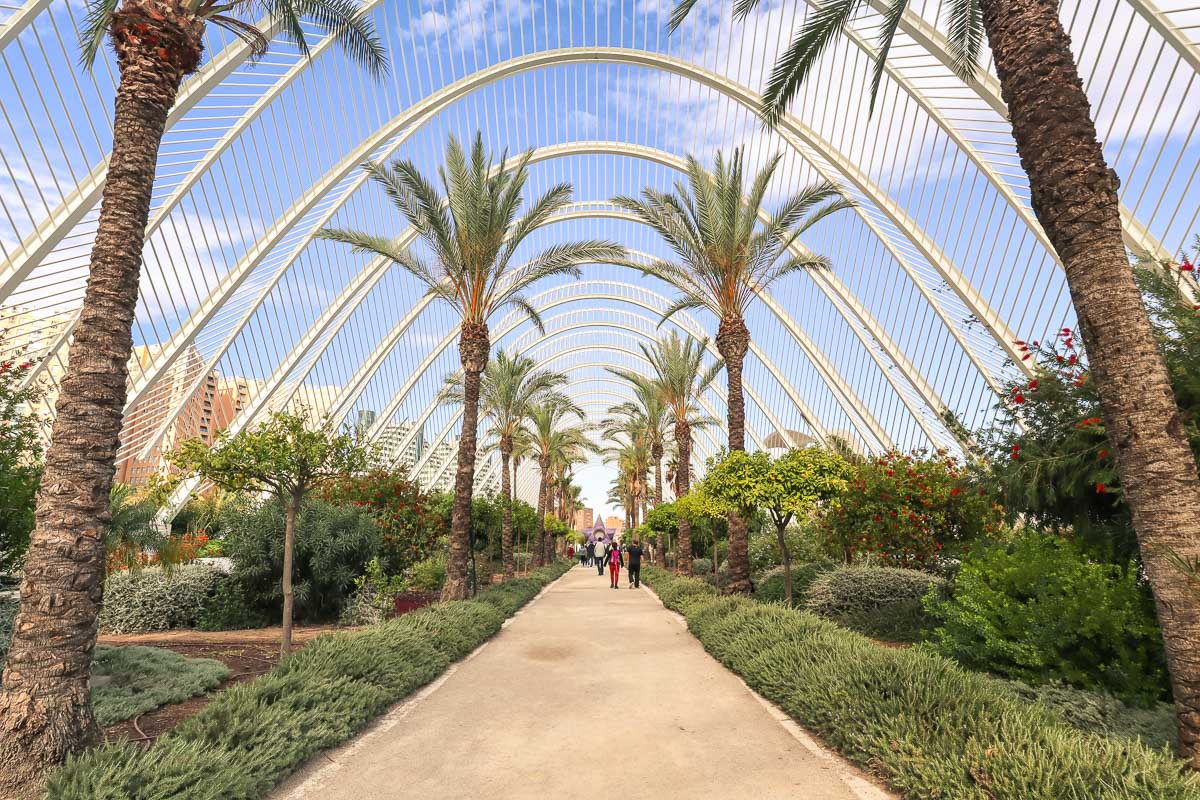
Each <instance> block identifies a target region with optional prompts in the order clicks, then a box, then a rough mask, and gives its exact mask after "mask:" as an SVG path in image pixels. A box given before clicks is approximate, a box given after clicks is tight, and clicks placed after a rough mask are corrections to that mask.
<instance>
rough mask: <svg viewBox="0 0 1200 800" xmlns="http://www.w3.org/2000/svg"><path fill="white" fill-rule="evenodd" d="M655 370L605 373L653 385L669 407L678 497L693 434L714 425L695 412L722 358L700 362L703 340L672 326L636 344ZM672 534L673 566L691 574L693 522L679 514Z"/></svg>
mask: <svg viewBox="0 0 1200 800" xmlns="http://www.w3.org/2000/svg"><path fill="white" fill-rule="evenodd" d="M638 346H639V347H640V348H641V351H642V354H643V355H644V356H645V357H646V360H647V361H649V362H650V366H651V369H652V371H653V373H654V375H653V377H652V378H647V377H646V376H644V375H642V374H640V373H637V372H633V371H631V370H627V369H618V368H614V367H609V368H608V371H609V372H611V373H612V374H614V375H616V376H617V377H619V378H621V379H623V380H626V381H628V382H629V383H631V384H634V385H636V384H638V383H639V382H645V383H647V384H648V385H649V386H651V387H653V389H654V390H655V391H657V393H658V394H660V395H661V396H662V398H663V401H664V402H665V403H666V405H667V408H669V409H670V413H671V417H672V418H673V420H674V430H673V434H674V439H675V450H676V454H677V455H676V464H677V465H678V466H677V467H676V469H675V476H674V481H675V496H676V497H677V498H678V497H683V496H684V495H686V494H687V493H688V489H689V488H690V486H691V467H690V465H691V461H692V432H693V431H695V430H699V429H702V428H705V427H708V426H710V425H712V424H713V422H714V421H713V419H712V418H711V417H708V416H705V415H702V414H701V413H700V410H699V404H700V398H701V397H702V396H703V395H704V393H705V392H706V391H708V389H709V387H711V386H712V383H713V381H714V380H716V377H717V374H718V373H719V372H720V371H721V369H722V367H724V366H725V365H724V363H723V362H721V361H718V362H716V363H715V364H713V365H712V366H711V367H708V368H706V367H705V366H704V351H705V349H706V348H707V347H708V339H702V340H700V341H697V340H695V339H693V338H691V337H690V336H689V337H687V338H686V339H683V338H680V336H679V334H678V332H676V331H674V330H672V331H671V332H670V333H669V334H668V335H666V336H664V337H662V338H661V339H659V340H658V341H657V342H655V343H654V344H653V345H651V346H647V345H644V344H640V345H638ZM678 524H679V535H678V536H677V537H676V539H675V542H676V545H675V546H676V551H677V553H676V559H675V568H676V569H677V570H679V571H680V572H682V573H683V574H684V575H690V574H692V523H691V521H690V520H688V519H687V518H686V517H683V516H680V517H679V523H678Z"/></svg>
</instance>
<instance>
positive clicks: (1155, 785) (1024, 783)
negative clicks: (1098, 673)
mask: <svg viewBox="0 0 1200 800" xmlns="http://www.w3.org/2000/svg"><path fill="white" fill-rule="evenodd" d="M642 578H643V580H645V581H646V583H648V584H649V585H651V586H652V587H653V588H654V590H655V591H656V592H657V593H658V595H659V597H660V598H662V600H663V602H664V603H665V604H666V605H667V606H668V607H669V608H673V609H675V610H677V611H680V612H681V613H683V614H684V615H685V616H686V617H687V621H688V628H689V630H691V631H692V633H693V634H694V635H695V636H696V637H697V638H698V639H699V640H700V642H701V643H702V644H703V645H704V648H705V649H706V650H708V652H709V653H711V654H712V655H713V656H715V657H716V658H717V659H718V660H720V661H721V663H723V664H725V665H726V666H727V667H729V668H730V669H731V670H733V671H734V672H736V673H737V674H738V675H740V676H741V677H742V678H743V679H744V680H745V681H746V682H747V683H748V684H749V685H750V686H751V687H753V688H754V689H755V690H756V691H758V692H759V693H760V694H762V695H763V696H764V697H766V698H767V699H769V700H771V701H772V702H774V703H775V704H777V705H778V706H779V707H780V708H782V709H783V710H784V711H785V712H787V713H788V714H789V715H790V716H791V717H793V718H794V719H796V720H797V721H798V722H800V723H801V724H803V725H805V726H807V727H809V728H811V729H812V730H814V731H817V732H818V733H820V734H821V736H822V737H823V738H824V740H825V741H826V742H827V743H828V744H830V745H831V746H833V747H835V748H836V749H838V750H839V751H841V753H842V754H843V755H845V756H846V757H848V758H850V759H851V760H853V761H855V762H857V763H859V764H861V765H863V766H865V767H867V768H869V769H871V770H872V771H873V772H875V773H877V774H878V775H879V776H880V777H882V778H884V779H885V780H886V781H887V782H888V783H890V784H891V785H892V786H893V787H894V788H895V789H897V790H898V791H900V792H901V793H903V795H904V796H905V797H906V798H930V799H932V798H938V800H999V799H1000V798H1009V799H1011V800H1196V799H1197V798H1200V777H1197V776H1196V775H1195V774H1193V773H1191V772H1190V771H1188V770H1187V769H1185V766H1184V764H1183V763H1182V762H1179V761H1176V760H1175V759H1173V758H1172V757H1170V755H1169V754H1168V753H1166V752H1157V751H1154V750H1151V749H1150V748H1148V747H1145V746H1144V745H1142V744H1140V743H1138V742H1134V741H1129V740H1117V739H1110V738H1107V737H1104V736H1100V735H1096V734H1088V733H1083V732H1081V731H1078V730H1076V729H1074V728H1072V727H1071V726H1070V725H1068V724H1067V723H1066V722H1064V721H1063V720H1062V719H1061V718H1059V717H1058V716H1057V715H1055V714H1054V713H1053V712H1051V711H1049V710H1048V709H1045V708H1043V707H1041V706H1038V705H1033V704H1029V703H1028V702H1022V700H1021V698H1020V697H1018V696H1017V695H1016V694H1015V693H1014V692H1012V691H1010V690H1008V689H1006V688H1005V687H1004V686H1003V684H1001V683H1000V682H999V681H996V680H995V679H994V678H991V677H989V676H986V675H980V674H977V673H972V672H968V671H966V670H964V669H962V668H961V667H959V666H957V665H956V664H954V663H953V662H951V661H950V660H948V659H945V658H942V657H940V656H937V655H933V654H930V653H926V652H922V651H920V650H917V649H895V648H888V647H881V646H879V645H878V644H876V643H875V642H872V641H871V640H870V639H868V638H866V637H864V636H861V635H859V634H857V633H854V632H853V631H848V630H845V629H844V628H841V627H839V626H838V625H835V624H834V623H831V622H829V621H827V620H823V619H820V618H819V617H817V616H815V615H813V614H810V613H807V612H804V611H798V610H793V609H789V608H785V607H784V606H781V605H768V604H763V603H756V602H754V601H752V600H748V599H744V598H732V597H721V596H719V595H717V594H716V593H715V592H713V591H712V590H711V587H708V586H707V585H706V584H704V583H703V582H702V581H699V580H696V579H694V578H683V577H677V576H674V575H672V574H670V573H668V572H665V571H663V570H660V569H656V568H653V567H648V568H646V569H645V570H644V571H643V574H642Z"/></svg>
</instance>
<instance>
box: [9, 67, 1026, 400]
mask: <svg viewBox="0 0 1200 800" xmlns="http://www.w3.org/2000/svg"><path fill="white" fill-rule="evenodd" d="M230 57H231V58H232V56H230ZM593 61H601V62H604V63H613V64H631V65H636V66H643V67H649V68H652V69H659V70H662V71H665V72H668V73H673V74H678V75H680V76H683V77H685V78H687V79H690V80H694V81H696V82H697V83H699V84H701V85H704V86H707V87H709V88H712V89H714V90H716V91H718V92H720V93H721V94H722V95H723V96H725V97H726V98H728V99H729V100H732V101H733V102H736V103H739V104H740V105H742V106H743V107H745V108H748V109H754V108H756V107H757V95H756V93H755V92H753V91H752V90H750V89H748V88H746V87H744V86H740V85H738V84H736V83H735V82H733V81H731V80H728V79H726V78H724V77H722V76H720V75H718V74H717V73H714V72H711V71H709V70H706V69H702V68H700V67H697V66H694V65H691V64H689V63H687V62H685V61H682V60H680V59H676V58H672V57H669V56H665V55H661V54H657V53H651V52H649V51H639V50H632V49H627V48H611V47H593V48H570V49H564V50H554V51H545V52H541V53H536V54H532V55H529V56H523V57H520V58H516V59H511V60H509V61H506V62H502V63H500V64H497V65H494V66H492V67H489V68H487V69H485V70H481V71H479V72H477V73H474V74H473V75H471V76H468V77H467V78H463V79H462V80H460V81H458V82H456V83H454V84H452V85H450V86H447V87H445V88H444V89H442V90H441V91H439V92H436V93H434V94H432V95H429V96H428V97H426V98H425V99H424V100H422V101H421V102H420V103H417V104H415V105H413V106H411V107H410V108H408V109H406V110H405V111H404V112H402V113H401V114H399V115H397V116H396V117H394V118H393V119H392V120H390V121H389V122H388V123H387V124H386V125H383V126H381V127H380V128H378V129H377V130H376V131H375V133H374V134H373V135H372V136H370V137H368V138H367V139H366V140H364V141H363V142H361V143H360V144H359V145H358V146H357V147H356V148H354V149H353V150H352V151H351V152H350V153H348V154H347V155H346V156H345V157H344V158H343V159H342V161H341V162H339V164H338V165H336V166H335V167H334V168H332V169H331V170H330V171H329V172H327V173H326V175H325V176H324V177H323V178H322V179H321V180H320V181H318V182H317V184H316V185H315V186H314V187H312V188H310V190H309V191H308V192H306V193H305V194H304V195H302V196H301V197H300V198H298V199H297V200H296V201H295V202H294V203H293V205H292V207H291V208H289V209H288V210H287V211H286V212H284V214H283V215H282V216H281V217H280V218H278V219H277V220H276V221H275V223H274V224H273V225H272V226H271V228H270V229H269V230H268V231H267V233H266V234H264V236H262V237H260V239H259V240H258V242H256V243H255V245H254V247H253V248H251V250H249V251H247V253H246V254H245V256H244V257H243V258H242V259H241V260H240V261H239V262H238V264H237V265H235V267H234V268H233V269H232V270H231V271H230V272H229V273H228V274H227V275H226V276H225V277H224V278H223V279H222V281H221V283H220V284H219V285H218V287H217V288H216V289H214V291H213V292H212V293H210V295H209V297H208V298H207V299H206V300H205V301H204V302H203V303H201V304H200V306H199V307H198V308H197V310H196V311H195V312H194V313H193V314H192V315H191V316H190V317H189V319H188V320H187V321H186V322H185V323H184V324H183V325H182V326H181V327H180V328H179V329H178V330H177V331H176V333H175V334H174V335H173V336H172V338H171V341H170V342H169V343H168V345H167V346H166V347H165V348H164V350H163V355H162V356H161V357H159V358H157V359H155V360H154V362H153V363H152V366H151V368H150V370H149V371H148V372H147V373H146V374H145V375H144V376H142V377H141V378H140V379H139V380H137V381H135V383H134V385H133V387H132V388H131V390H130V392H129V398H130V399H129V403H128V404H127V408H128V407H132V405H133V404H134V403H136V401H137V400H138V399H140V398H141V397H142V396H143V395H144V393H145V392H146V391H148V390H149V388H150V386H151V385H153V383H154V381H156V380H157V379H158V378H159V377H160V376H161V375H162V374H163V373H164V372H165V371H166V370H167V369H169V368H170V366H171V365H172V364H173V363H174V362H175V360H176V359H177V358H178V357H179V355H180V354H181V353H182V352H183V351H184V349H185V348H186V347H187V346H188V345H190V344H191V343H192V342H193V341H194V339H195V337H196V335H197V334H198V333H199V331H200V329H201V328H202V327H203V326H204V325H205V324H207V323H208V322H209V321H210V320H211V319H212V318H213V316H214V315H215V314H216V313H217V311H218V310H219V309H220V308H221V307H223V305H224V303H225V302H226V301H227V300H228V299H229V297H230V296H231V295H232V294H233V293H234V292H235V291H236V290H237V288H238V287H239V286H241V285H242V283H243V282H244V281H245V280H246V278H248V277H249V275H250V274H251V272H252V271H253V269H254V268H255V267H256V266H258V264H260V263H261V262H262V260H263V259H264V258H265V257H266V256H267V254H268V253H270V252H271V251H272V250H273V249H274V247H275V246H277V245H278V244H279V243H280V242H281V241H282V240H283V237H284V236H285V235H286V234H287V233H288V232H289V231H290V230H291V229H292V227H293V226H294V225H295V224H296V223H297V222H299V221H300V219H301V218H302V217H304V216H306V215H307V214H308V213H309V212H311V211H312V210H313V209H314V208H315V207H316V205H317V203H318V202H319V201H320V200H321V199H322V198H324V197H325V196H326V194H327V193H328V192H329V191H331V190H332V189H333V188H334V187H335V186H336V185H337V184H339V183H340V182H341V181H342V180H344V179H345V178H346V177H348V176H349V175H350V174H351V173H352V172H353V171H354V169H355V168H356V167H357V166H358V165H359V164H360V163H361V162H362V161H363V160H364V159H366V158H367V157H368V155H370V154H373V153H375V152H376V151H377V150H378V149H379V148H380V147H381V146H383V145H384V144H385V143H386V142H388V141H389V140H390V139H391V138H392V137H393V136H396V135H400V138H399V139H397V140H396V141H394V142H392V144H391V146H390V147H388V148H387V149H386V150H385V151H384V152H383V154H382V155H381V156H380V157H386V156H387V154H389V153H391V152H394V150H395V149H396V148H398V147H399V146H400V144H402V142H403V141H404V139H406V138H407V136H409V135H411V134H412V133H413V132H414V131H415V130H417V129H418V128H419V127H420V126H421V125H422V124H424V123H425V122H427V121H428V120H429V119H430V118H431V117H432V116H434V115H435V114H436V113H437V112H438V110H440V109H441V108H444V107H445V106H446V105H448V104H450V103H451V102H453V101H454V100H455V99H458V98H460V97H463V96H466V95H468V94H470V93H471V92H472V91H475V90H476V89H478V88H480V87H483V86H487V85H490V84H492V83H495V82H496V81H499V80H501V79H503V78H504V77H507V76H509V75H513V74H517V73H519V72H525V71H529V70H534V69H538V68H540V67H544V66H550V65H561V64H573V63H587V62H593ZM306 63H307V62H306ZM230 69H232V67H230ZM402 131H404V133H403V134H401V132H402ZM778 133H779V135H780V136H781V138H782V139H783V140H784V141H785V142H787V143H788V144H789V145H790V146H791V147H792V149H793V150H794V151H795V152H797V153H798V154H800V155H801V156H802V157H804V158H805V159H806V160H807V161H808V163H809V164H810V165H812V166H813V168H814V169H815V170H816V171H817V172H818V173H819V174H821V175H822V176H823V177H825V178H826V179H829V180H835V179H836V177H837V176H835V175H833V174H831V173H830V172H829V170H828V169H827V168H825V167H823V166H822V164H821V162H822V160H824V161H827V162H828V163H829V164H831V165H832V166H833V168H834V169H835V170H837V172H838V173H839V174H840V175H841V176H842V177H844V178H846V179H847V180H849V181H850V182H851V183H852V184H853V185H854V186H855V187H856V188H857V189H858V190H859V191H860V192H862V193H863V194H864V196H866V197H867V198H868V199H870V200H871V202H872V204H873V205H874V206H875V207H876V208H878V209H879V210H880V211H881V212H882V213H883V214H884V215H885V216H886V217H888V219H889V220H890V221H891V222H892V223H893V224H894V225H895V226H896V227H897V228H898V229H899V230H900V231H901V232H902V233H904V234H905V236H906V237H907V238H908V239H909V241H910V242H911V243H912V244H913V246H914V247H915V248H916V249H917V250H918V251H919V252H920V253H921V254H922V256H923V257H924V258H925V259H926V260H927V261H928V262H929V263H930V264H931V265H932V266H933V267H934V268H935V269H936V270H937V271H938V273H939V274H940V275H941V276H942V278H943V279H944V280H945V281H946V282H947V284H948V285H949V286H950V287H951V288H952V289H953V290H954V292H955V293H956V294H957V295H958V296H959V297H960V299H961V300H962V301H963V302H964V304H965V305H966V306H967V308H968V309H970V311H971V313H972V314H973V315H974V316H975V318H976V319H978V320H979V321H980V322H981V323H982V324H983V325H984V326H985V327H986V328H987V330H988V332H989V333H990V334H991V336H992V338H993V339H994V341H995V342H996V344H997V345H998V346H999V347H1000V348H1001V350H1003V351H1004V352H1006V353H1007V354H1008V356H1009V358H1011V359H1012V360H1013V361H1014V362H1015V363H1016V364H1017V365H1018V366H1019V367H1020V368H1022V369H1025V370H1026V371H1027V372H1028V371H1029V367H1028V365H1026V364H1025V363H1024V362H1023V361H1022V360H1021V357H1020V356H1021V354H1020V352H1019V351H1018V349H1017V347H1016V345H1015V344H1014V342H1015V340H1016V338H1017V337H1016V336H1015V335H1014V334H1013V333H1012V331H1010V330H1009V329H1008V327H1007V325H1006V324H1005V323H1004V322H1003V320H1002V319H1001V318H1000V317H999V315H998V314H996V312H994V311H993V310H992V309H991V307H990V306H989V305H988V303H987V301H986V300H985V299H984V298H983V297H982V295H981V294H980V293H979V292H978V291H977V290H975V288H974V287H973V286H972V285H971V284H970V281H969V280H967V279H966V278H965V276H964V275H963V274H962V273H961V271H960V270H959V269H958V268H957V267H956V266H955V265H954V264H953V263H952V262H951V260H950V259H949V258H948V257H947V256H946V255H945V254H944V253H942V251H941V249H940V248H939V247H938V246H937V244H936V243H935V242H934V241H933V239H932V238H931V237H930V236H928V235H927V234H926V233H925V232H924V231H923V230H922V229H921V227H920V226H919V225H918V224H917V223H916V222H915V221H914V220H913V219H912V218H911V217H909V216H908V214H907V213H906V212H905V211H904V209H903V208H902V207H901V206H900V205H899V203H897V202H896V201H895V200H893V199H892V198H891V197H890V196H889V195H888V194H887V193H886V191H884V190H883V189H882V187H880V186H878V185H877V184H876V183H874V182H873V181H872V180H871V179H870V177H869V176H867V175H866V174H865V173H863V172H862V171H861V170H859V169H858V168H857V167H856V166H855V165H854V164H853V162H851V161H850V160H849V159H847V158H846V157H845V156H843V155H842V154H841V153H840V152H839V151H838V150H837V148H836V147H835V146H834V145H833V144H832V143H830V142H828V141H826V140H824V139H823V138H821V137H820V136H819V134H817V133H816V131H814V130H812V129H811V128H809V127H808V126H807V125H805V124H804V123H802V122H800V121H799V120H797V119H796V118H794V117H791V116H785V117H784V118H783V120H781V122H780V126H779V130H778ZM814 154H815V157H814ZM189 179H190V178H189ZM363 181H365V177H364V176H360V179H359V180H358V181H356V182H354V183H353V184H352V188H349V189H348V190H347V191H346V192H344V193H343V196H342V197H343V201H344V199H348V198H349V197H350V196H351V194H353V190H354V189H356V188H357V187H358V186H360V185H361V183H362V182H363ZM340 207H341V203H338V204H335V205H334V206H333V207H332V208H331V209H330V210H329V212H328V214H327V215H323V218H322V220H319V221H318V222H317V224H315V225H314V226H313V228H312V230H311V232H310V234H309V236H307V237H305V238H304V239H303V240H302V241H301V242H300V243H299V244H298V245H297V247H296V248H295V249H294V251H293V255H292V256H291V257H289V258H288V259H287V260H285V261H284V262H283V264H282V265H281V267H280V270H279V273H278V275H279V276H282V273H283V271H284V270H285V269H286V268H287V266H288V265H290V263H291V262H292V260H293V259H294V258H295V257H297V256H298V255H299V253H300V252H301V251H302V250H303V249H304V247H305V246H307V243H308V241H310V239H311V236H312V234H315V232H316V231H317V230H319V229H320V227H322V226H323V225H324V224H325V222H327V220H328V219H329V218H332V215H333V213H334V212H336V210H337V209H338V208H340ZM857 213H858V214H859V216H860V217H861V219H862V220H863V222H864V224H866V225H867V227H868V228H869V229H870V230H871V231H872V232H873V233H874V235H875V236H876V237H877V238H878V239H879V240H880V241H881V242H882V243H883V244H884V246H885V247H886V248H887V249H888V251H889V253H890V254H891V255H892V256H893V258H895V259H896V260H897V262H898V263H899V264H900V266H901V268H902V269H904V270H905V272H906V273H907V274H908V275H909V277H910V279H911V280H912V281H913V282H914V284H915V285H916V286H917V287H918V289H919V290H920V291H921V293H922V296H923V297H924V298H925V300H926V301H927V302H928V303H930V305H931V307H933V308H934V310H935V312H936V313H937V314H938V316H939V318H940V319H941V320H942V322H943V324H945V325H946V326H947V328H948V329H949V330H950V331H951V333H952V335H954V336H955V339H956V340H957V341H958V343H959V345H960V346H961V347H962V348H963V349H964V352H966V354H967V356H968V357H969V358H970V359H971V360H972V362H973V363H974V364H975V366H976V367H977V368H978V369H979V370H980V372H981V374H982V375H983V376H984V378H985V380H987V381H988V383H989V385H991V386H992V388H993V390H995V389H996V388H997V385H996V383H995V381H994V378H993V377H992V375H991V374H990V370H988V369H987V368H986V367H985V366H984V365H983V363H982V362H981V361H980V360H979V358H978V356H977V355H976V354H975V353H974V350H973V349H972V348H971V347H970V346H969V345H968V343H967V342H966V340H965V338H964V337H963V335H962V333H961V331H959V329H958V326H957V325H955V324H954V322H953V321H952V320H950V318H949V317H948V315H947V314H946V312H945V310H944V309H942V308H941V306H940V304H939V303H938V301H937V300H936V298H935V297H934V296H933V294H932V293H931V292H930V291H929V289H928V287H927V286H926V285H925V282H924V280H922V279H921V278H920V276H919V275H918V274H917V272H916V271H915V269H914V268H913V266H912V265H911V264H910V263H909V261H908V259H907V258H906V257H905V256H904V255H903V254H902V253H901V252H900V251H899V250H897V249H896V247H895V246H894V244H893V243H892V242H891V240H890V237H889V236H888V235H887V234H886V233H885V232H884V231H883V230H882V229H880V228H879V226H878V225H877V224H876V223H875V222H874V220H872V219H871V218H870V216H869V215H868V214H866V212H865V211H864V210H863V209H861V208H859V209H858V210H857ZM155 220H160V217H158V216H156V217H155ZM151 224H152V225H154V224H155V221H154V220H152V223H151ZM34 265H35V264H34V263H29V264H28V265H27V267H28V270H31V269H32V268H33V266H34ZM6 269H8V268H6V267H4V266H2V265H0V297H4V296H7V294H8V293H9V292H11V290H12V289H13V288H15V286H16V285H17V283H19V280H16V281H15V282H12V281H9V280H7V279H6V278H5V277H4V276H5V274H6V273H5V270H6ZM12 269H16V267H12ZM28 270H26V271H25V272H24V275H27V274H28ZM10 271H11V270H10ZM10 283H11V286H10ZM270 285H272V286H273V285H274V284H273V283H272V284H270ZM73 325H74V319H73V320H72V322H71V324H70V325H69V326H68V327H67V328H66V329H65V330H64V331H63V332H62V334H61V335H60V336H59V337H58V339H57V340H56V341H55V343H54V349H55V350H61V349H62V348H64V347H65V345H66V342H67V340H68V338H69V335H70V331H71V329H72V328H73ZM53 355H54V353H51V356H52V357H53ZM50 360H51V359H50V358H47V359H46V361H47V362H49V361H50ZM32 377H33V376H31V378H32Z"/></svg>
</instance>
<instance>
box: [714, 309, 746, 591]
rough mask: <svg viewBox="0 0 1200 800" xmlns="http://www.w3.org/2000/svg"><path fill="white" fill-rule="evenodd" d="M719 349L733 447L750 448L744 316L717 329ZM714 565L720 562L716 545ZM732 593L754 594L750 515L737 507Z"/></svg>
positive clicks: (733, 516) (732, 539)
mask: <svg viewBox="0 0 1200 800" xmlns="http://www.w3.org/2000/svg"><path fill="white" fill-rule="evenodd" d="M716 344H717V350H718V351H719V352H720V353H721V357H722V358H723V359H725V375H726V377H727V378H728V380H729V391H728V395H729V397H728V403H729V415H728V416H729V451H730V452H733V451H734V450H745V449H746V401H745V396H744V394H743V393H742V364H743V362H744V361H745V359H746V351H747V350H749V349H750V331H749V329H747V328H746V323H745V322H744V321H743V320H742V318H741V317H726V318H725V319H722V320H721V327H720V328H718V330H717V340H716ZM713 555H714V559H713V562H714V563H713V566H714V567H715V566H716V558H715V556H716V552H715V548H714V552H713ZM727 558H728V560H729V583H728V584H726V586H725V591H726V592H728V593H729V594H750V592H751V590H752V588H753V587H752V586H751V584H750V546H749V536H748V534H747V531H746V519H745V517H743V516H742V515H741V514H739V513H738V512H736V511H731V512H730V513H729V555H728V556H727Z"/></svg>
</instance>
